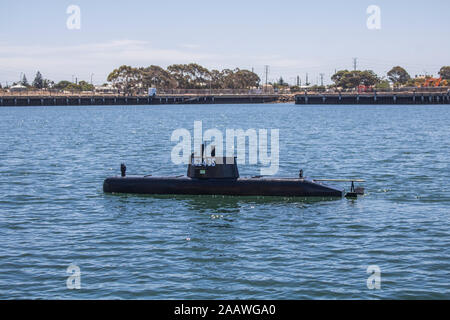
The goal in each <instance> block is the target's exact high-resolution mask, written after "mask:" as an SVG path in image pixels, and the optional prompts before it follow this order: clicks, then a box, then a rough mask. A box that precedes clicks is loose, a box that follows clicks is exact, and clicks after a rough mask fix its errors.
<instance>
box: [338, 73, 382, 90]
mask: <svg viewBox="0 0 450 320" xmlns="http://www.w3.org/2000/svg"><path fill="white" fill-rule="evenodd" d="M331 80H333V82H334V83H335V86H336V87H341V88H343V89H354V88H357V87H358V86H360V85H365V86H373V85H375V84H377V83H378V82H379V81H380V79H379V78H378V76H377V75H376V74H375V73H374V72H373V71H372V70H365V71H359V70H355V71H348V70H340V71H338V72H336V73H335V74H334V75H333V76H332V77H331Z"/></svg>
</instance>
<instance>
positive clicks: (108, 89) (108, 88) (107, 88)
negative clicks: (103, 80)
mask: <svg viewBox="0 0 450 320" xmlns="http://www.w3.org/2000/svg"><path fill="white" fill-rule="evenodd" d="M95 92H96V93H102V94H118V93H119V90H118V89H117V88H115V87H113V86H112V85H110V84H107V85H103V86H96V87H95Z"/></svg>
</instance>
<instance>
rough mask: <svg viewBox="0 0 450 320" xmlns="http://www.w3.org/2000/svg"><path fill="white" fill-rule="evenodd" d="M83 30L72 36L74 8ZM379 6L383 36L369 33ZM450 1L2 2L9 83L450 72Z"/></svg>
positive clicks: (0, 69) (3, 67) (1, 58)
mask: <svg viewBox="0 0 450 320" xmlns="http://www.w3.org/2000/svg"><path fill="white" fill-rule="evenodd" d="M72 4H74V5H78V6H79V7H80V9H81V29H80V30H69V29H68V28H67V27H66V20H67V19H68V17H69V14H67V13H66V9H67V7H68V6H69V5H72ZM369 5H378V6H379V7H380V8H381V30H369V29H368V28H367V26H366V21H367V18H368V17H369V15H368V14H367V13H366V10H367V7H368V6H369ZM449 15H450V1H448V0H428V1H423V0H422V1H414V0H409V1H406V0H395V1H392V0H391V1H385V0H371V1H365V0H346V1H325V0H322V1H300V0H296V1H288V0H284V1H283V0H278V1H264V0H259V1H251V0H250V1H249V0H245V1H244V0H240V1H235V0H226V1H214V0H209V1H203V0H190V1H187V0H183V1H143V0H142V1H141V0H128V1H111V0H110V1H106V0H95V1H93V0H90V1H87V0H79V1H61V0H58V1H56V0H55V1H50V0H47V1H46V0H41V1H20V0H16V1H6V0H1V2H0V30H1V31H0V33H1V37H0V81H1V83H2V84H3V85H4V84H5V81H8V82H10V83H11V82H12V81H18V80H19V77H20V74H21V72H24V73H25V74H26V75H27V77H28V80H30V81H31V80H32V79H33V77H34V74H35V73H36V70H40V71H41V72H42V73H43V75H44V77H46V78H50V79H53V80H62V79H67V80H71V79H72V75H76V76H77V77H78V79H79V80H81V79H85V80H88V81H90V76H91V73H94V76H93V79H94V82H95V83H103V82H104V81H105V78H106V76H107V74H108V73H109V72H110V71H111V70H112V69H113V68H115V67H117V66H119V65H122V64H128V65H132V66H148V65H151V64H157V65H161V66H164V67H165V66H167V65H170V64H173V63H188V62H197V63H199V64H202V65H205V66H207V67H208V68H217V69H222V68H234V67H239V68H247V69H250V70H251V68H254V70H255V72H256V73H258V74H259V75H260V76H262V75H263V70H264V65H266V64H267V65H270V74H269V80H273V79H275V78H279V77H280V76H283V78H284V79H285V80H287V81H288V82H292V83H293V82H294V81H295V76H296V75H300V76H301V78H302V81H303V82H304V81H305V74H306V73H307V72H308V73H309V79H310V81H311V82H312V83H316V82H317V81H318V78H319V74H320V73H324V74H325V79H326V82H327V83H328V82H329V77H330V76H331V74H332V73H333V72H334V70H335V69H342V68H347V69H351V68H352V67H353V66H352V58H353V57H358V66H359V68H362V69H372V70H374V71H375V72H377V73H378V74H379V75H384V74H385V73H386V71H388V70H389V69H390V68H391V67H392V66H394V65H402V66H404V67H405V68H406V69H407V70H408V71H409V72H410V73H411V75H415V74H423V73H425V72H427V73H429V74H434V75H436V74H437V71H438V70H439V68H440V67H441V66H442V65H450V41H449V39H450V37H449V35H450V18H449Z"/></svg>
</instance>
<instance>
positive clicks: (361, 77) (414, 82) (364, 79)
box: [331, 66, 450, 89]
mask: <svg viewBox="0 0 450 320" xmlns="http://www.w3.org/2000/svg"><path fill="white" fill-rule="evenodd" d="M386 75H387V78H384V77H383V78H380V77H378V76H377V75H376V74H375V73H374V72H373V71H371V70H365V71H360V70H354V71H348V70H340V71H338V72H336V73H335V74H334V75H333V76H332V77H331V80H332V81H333V82H334V83H335V85H334V86H335V87H340V88H343V89H354V88H357V87H359V86H368V87H375V88H378V89H389V88H390V84H391V83H392V84H393V86H394V87H400V86H410V87H420V86H422V85H423V84H425V83H426V82H427V80H428V79H433V78H432V77H431V76H422V77H418V76H416V77H414V78H412V77H411V76H410V75H409V73H408V72H407V71H406V70H405V69H404V68H402V67H400V66H396V67H393V68H392V69H391V70H389V71H388V73H387V74H386ZM439 76H440V77H441V78H442V81H441V82H440V85H442V86H447V85H448V84H449V83H450V66H444V67H442V68H441V69H440V71H439Z"/></svg>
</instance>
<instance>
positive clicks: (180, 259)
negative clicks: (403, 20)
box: [0, 104, 450, 299]
mask: <svg viewBox="0 0 450 320" xmlns="http://www.w3.org/2000/svg"><path fill="white" fill-rule="evenodd" d="M194 121H202V122H203V129H204V130H206V129H210V128H217V129H219V130H221V131H223V132H225V130H226V129H227V128H230V129H244V130H247V129H250V128H253V129H269V130H270V129H279V130H280V169H279V172H278V175H279V176H285V177H288V176H292V177H295V176H297V175H298V171H299V169H300V168H302V169H303V170H304V174H305V175H306V176H307V177H311V178H361V179H365V180H366V183H364V184H363V186H364V187H365V188H366V195H365V196H364V197H361V198H359V199H358V200H356V201H354V200H347V199H345V198H344V199H337V200H333V201H322V200H321V199H319V201H311V200H309V199H308V200H306V201H305V200H304V199H286V198H266V199H264V198H245V197H222V196H217V197H211V196H142V195H141V196H139V195H112V194H105V193H103V190H102V184H103V180H104V179H105V178H106V177H108V176H112V175H118V174H120V170H119V168H120V163H121V162H125V163H126V165H127V168H128V170H127V173H129V174H153V175H181V174H186V167H185V166H184V165H174V164H173V163H172V162H171V157H170V155H171V151H172V148H173V147H174V146H175V144H176V143H174V142H171V140H170V138H171V134H172V132H173V130H175V129H178V128H186V129H188V130H190V131H191V132H192V131H193V126H194ZM449 163H450V108H449V107H448V106H296V105H293V104H266V105H197V106H195V105H173V106H73V107H24V108H22V107H17V108H6V107H4V108H0V298H1V299H28V298H31V299H419V298H424V299H437V298H444V299H448V298H450V187H449V183H450V164H449ZM259 169H260V167H259V166H258V165H250V164H246V165H240V167H239V170H240V174H241V176H250V175H258V174H259V172H260V171H259ZM336 186H338V187H343V188H346V189H348V187H349V185H348V184H345V183H344V184H338V185H336ZM69 265H76V266H78V267H79V269H80V272H81V275H80V278H79V279H80V289H69V288H68V286H67V280H68V277H69V276H71V274H69V273H67V268H68V267H69ZM369 266H377V267H378V268H379V270H380V277H379V278H378V279H379V280H380V282H379V284H380V288H379V289H377V288H373V289H369V287H370V286H369V287H368V284H367V282H368V278H369V277H370V276H371V274H369V273H367V268H368V267H369Z"/></svg>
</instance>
